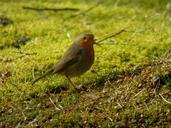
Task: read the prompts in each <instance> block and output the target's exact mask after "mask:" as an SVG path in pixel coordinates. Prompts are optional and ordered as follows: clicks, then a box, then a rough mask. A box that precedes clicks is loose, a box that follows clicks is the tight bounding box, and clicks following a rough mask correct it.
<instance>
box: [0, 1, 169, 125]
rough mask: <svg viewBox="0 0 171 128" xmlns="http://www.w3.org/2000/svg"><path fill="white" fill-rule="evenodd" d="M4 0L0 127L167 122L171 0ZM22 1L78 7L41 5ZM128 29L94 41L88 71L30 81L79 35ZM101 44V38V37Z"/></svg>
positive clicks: (0, 44) (0, 32)
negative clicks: (75, 87)
mask: <svg viewBox="0 0 171 128" xmlns="http://www.w3.org/2000/svg"><path fill="white" fill-rule="evenodd" d="M96 2H97V1H90V0H89V1H80V0H73V1H68V0H57V1H54V0H49V1H44V0H38V1H34V0H30V1H26V0H14V1H12V0H11V1H10V0H1V1H0V15H1V16H5V17H7V18H9V19H10V22H7V23H9V24H8V25H3V24H0V37H1V38H0V71H1V79H0V82H1V83H0V127H8V128H9V127H15V126H16V127H169V125H170V122H171V112H170V107H171V105H170V104H169V103H167V102H166V101H164V99H162V97H164V98H165V99H166V100H168V101H170V100H171V99H170V95H171V94H170V93H171V92H170V86H171V81H170V79H171V78H170V77H171V74H170V71H171V66H170V61H169V60H170V59H171V58H170V57H169V55H170V50H171V18H170V7H169V6H170V5H169V4H170V3H169V0H148V1H147V0H116V1H113V0H108V1H104V2H101V3H100V4H99V5H97V6H96V7H94V9H92V10H90V11H89V12H87V13H85V14H83V15H79V16H75V17H71V16H72V15H75V14H78V13H80V12H81V11H84V10H86V9H88V8H90V7H92V6H94V5H95V4H96ZM22 6H31V7H49V8H64V7H72V8H79V9H80V12H69V11H67V12H66V11H63V12H44V11H43V12H38V11H32V10H25V9H23V8H22ZM125 26H130V27H129V28H128V31H127V32H125V33H122V34H121V35H119V36H117V37H115V38H111V39H108V40H106V41H105V42H104V45H102V47H98V46H95V55H96V57H95V63H94V65H93V66H92V68H91V70H90V71H88V72H87V73H85V74H84V75H82V76H81V77H77V78H74V79H73V81H74V82H75V84H77V85H80V84H83V87H84V89H83V91H81V92H76V91H70V86H69V84H68V81H67V80H66V79H65V78H64V77H63V76H59V75H56V76H49V77H47V78H45V79H43V80H41V81H39V82H38V83H36V84H35V85H31V84H30V81H31V80H32V79H33V76H39V75H41V74H42V73H43V72H45V71H46V70H47V69H48V68H49V67H51V66H52V65H53V64H54V63H56V62H57V60H59V59H60V57H61V56H62V55H63V53H64V51H65V50H66V49H67V48H68V46H69V45H70V44H71V42H72V41H73V40H74V39H75V37H76V36H77V35H79V34H80V33H82V32H86V31H89V32H92V33H93V34H94V35H95V36H96V38H97V39H100V38H101V37H103V36H105V35H107V34H110V33H113V32H117V31H119V30H120V29H122V28H124V27H125ZM105 43H106V44H105Z"/></svg>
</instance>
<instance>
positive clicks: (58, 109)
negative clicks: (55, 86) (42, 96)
mask: <svg viewBox="0 0 171 128" xmlns="http://www.w3.org/2000/svg"><path fill="white" fill-rule="evenodd" d="M49 100H50V102H51V103H52V104H53V106H54V107H55V110H57V111H60V110H61V109H60V108H58V107H57V106H56V105H55V103H54V102H53V100H52V99H51V98H50V97H49Z"/></svg>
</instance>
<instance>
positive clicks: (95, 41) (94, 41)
mask: <svg viewBox="0 0 171 128" xmlns="http://www.w3.org/2000/svg"><path fill="white" fill-rule="evenodd" d="M93 44H95V45H97V46H101V45H100V44H99V43H98V42H97V39H94V40H93Z"/></svg>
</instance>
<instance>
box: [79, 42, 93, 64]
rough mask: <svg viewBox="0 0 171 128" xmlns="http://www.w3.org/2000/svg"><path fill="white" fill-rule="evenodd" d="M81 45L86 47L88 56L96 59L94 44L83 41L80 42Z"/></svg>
mask: <svg viewBox="0 0 171 128" xmlns="http://www.w3.org/2000/svg"><path fill="white" fill-rule="evenodd" d="M80 46H81V47H83V48H84V49H85V51H86V55H87V56H88V58H89V59H90V60H92V61H94V48H93V44H91V43H88V42H86V41H81V42H80Z"/></svg>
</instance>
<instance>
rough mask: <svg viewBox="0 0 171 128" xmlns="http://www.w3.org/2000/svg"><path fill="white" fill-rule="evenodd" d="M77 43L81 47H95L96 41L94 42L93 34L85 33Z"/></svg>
mask: <svg viewBox="0 0 171 128" xmlns="http://www.w3.org/2000/svg"><path fill="white" fill-rule="evenodd" d="M77 42H78V43H79V45H80V46H83V47H84V46H87V45H89V46H93V44H94V42H95V40H94V35H93V34H91V33H84V34H81V35H80V36H79V37H78V38H77Z"/></svg>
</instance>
